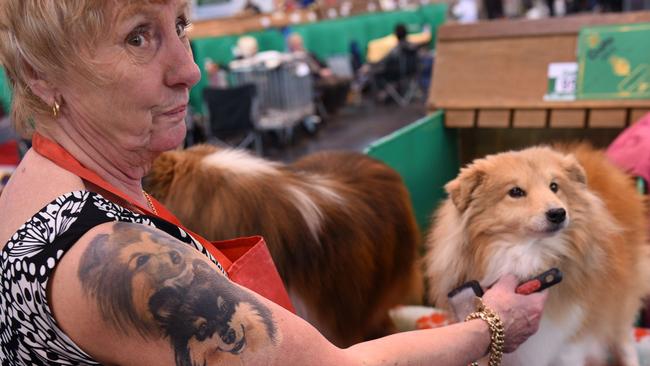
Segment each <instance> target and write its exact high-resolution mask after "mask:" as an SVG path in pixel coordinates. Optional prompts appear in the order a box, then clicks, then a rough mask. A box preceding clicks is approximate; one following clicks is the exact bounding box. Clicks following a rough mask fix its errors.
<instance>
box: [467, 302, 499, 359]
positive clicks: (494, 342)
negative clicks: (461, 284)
mask: <svg viewBox="0 0 650 366" xmlns="http://www.w3.org/2000/svg"><path fill="white" fill-rule="evenodd" d="M478 302H479V304H478V308H477V309H476V311H475V312H473V313H471V314H469V315H468V316H467V318H465V321H469V320H473V319H482V320H484V321H485V322H486V323H487V324H488V327H489V328H490V347H489V351H490V352H489V353H490V362H489V366H499V365H501V357H502V356H503V345H504V343H505V338H506V337H505V331H504V328H503V323H502V322H501V318H499V315H498V314H497V313H495V312H494V310H492V309H490V308H488V307H487V306H485V304H484V303H483V301H482V300H481V298H478ZM470 365H471V366H478V363H477V362H472V363H471V364H470Z"/></svg>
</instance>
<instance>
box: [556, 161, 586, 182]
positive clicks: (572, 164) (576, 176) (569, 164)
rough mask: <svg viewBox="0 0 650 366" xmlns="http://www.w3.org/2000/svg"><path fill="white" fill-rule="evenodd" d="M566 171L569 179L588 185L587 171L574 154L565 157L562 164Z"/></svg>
mask: <svg viewBox="0 0 650 366" xmlns="http://www.w3.org/2000/svg"><path fill="white" fill-rule="evenodd" d="M562 165H563V168H564V171H565V172H566V173H567V175H568V176H569V178H570V179H571V180H573V181H576V182H578V183H582V184H587V173H585V169H584V168H583V167H582V165H580V163H579V162H578V159H576V157H575V156H574V155H573V154H569V155H567V156H565V157H564V161H563V162H562Z"/></svg>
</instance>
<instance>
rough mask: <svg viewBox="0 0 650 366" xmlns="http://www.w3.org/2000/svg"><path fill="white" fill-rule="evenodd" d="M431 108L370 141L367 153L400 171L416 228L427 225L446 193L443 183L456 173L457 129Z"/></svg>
mask: <svg viewBox="0 0 650 366" xmlns="http://www.w3.org/2000/svg"><path fill="white" fill-rule="evenodd" d="M443 119H444V115H443V112H442V111H438V112H435V113H433V114H431V115H429V116H427V117H424V118H422V119H420V120H418V121H416V122H413V123H412V124H410V125H408V126H406V127H403V128H402V129H400V130H398V131H396V132H394V133H392V134H390V135H388V136H386V137H383V138H381V139H380V140H377V141H375V142H373V143H372V144H370V146H368V147H367V148H366V150H365V152H366V154H368V155H369V156H371V157H373V158H375V159H378V160H381V161H383V162H384V163H386V164H388V165H389V166H391V167H392V168H393V169H395V170H397V172H399V173H400V175H401V176H402V178H403V179H404V182H405V183H406V186H407V187H408V190H409V192H410V194H411V202H413V208H414V210H415V216H416V218H417V221H418V224H419V226H420V229H421V230H422V231H423V232H425V230H426V229H427V228H428V227H429V222H430V219H431V215H432V213H433V211H434V210H435V208H436V207H437V206H438V204H439V202H440V201H441V200H442V199H444V198H445V197H446V193H445V192H444V188H443V187H444V185H445V184H446V183H447V182H449V181H450V180H452V179H453V178H455V177H456V175H457V174H458V169H459V164H460V159H459V156H458V138H457V131H456V130H453V129H447V128H445V127H444V124H443Z"/></svg>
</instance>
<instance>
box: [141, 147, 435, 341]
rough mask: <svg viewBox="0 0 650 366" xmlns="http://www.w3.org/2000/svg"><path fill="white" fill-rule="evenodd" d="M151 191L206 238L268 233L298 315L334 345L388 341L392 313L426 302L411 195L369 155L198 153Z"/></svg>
mask: <svg viewBox="0 0 650 366" xmlns="http://www.w3.org/2000/svg"><path fill="white" fill-rule="evenodd" d="M146 184H147V189H148V190H149V191H150V193H151V194H152V195H153V196H154V197H156V198H157V199H159V200H160V201H161V202H163V203H164V204H165V205H166V206H167V207H168V208H169V209H170V210H171V211H172V212H173V213H174V214H176V215H177V216H178V218H179V219H180V220H181V222H183V224H185V225H187V227H188V228H189V229H190V230H193V231H195V232H197V233H198V234H200V235H203V236H205V237H206V238H208V239H210V240H221V239H229V238H234V237H239V236H248V235H262V236H263V237H264V238H265V240H266V242H267V244H268V246H269V250H270V252H271V255H272V256H273V259H274V261H275V264H276V265H277V267H278V271H279V273H280V275H281V277H282V279H283V280H284V282H285V284H286V286H287V288H288V290H289V293H290V296H291V297H292V301H293V303H294V306H295V307H296V311H297V312H298V315H300V316H302V317H303V318H305V319H306V320H308V321H309V322H311V323H312V324H313V325H314V326H316V328H318V329H319V330H320V331H321V333H323V334H324V335H325V336H326V337H327V338H328V339H330V340H331V341H332V342H334V343H335V344H337V345H338V346H349V345H352V344H354V343H357V342H359V341H363V340H365V339H368V338H372V337H376V336H381V335H385V334H387V332H389V331H391V330H392V329H391V325H392V323H391V322H390V320H389V318H388V310H389V309H390V308H391V307H393V306H395V305H397V304H401V303H404V302H405V301H407V300H410V299H414V298H416V299H418V300H419V299H420V298H419V297H420V296H422V295H421V292H422V290H423V289H422V287H423V286H422V284H421V274H420V271H419V270H418V264H417V247H418V244H419V242H420V234H419V232H418V228H417V224H416V222H415V217H414V214H413V210H412V207H411V203H410V199H409V194H408V191H407V190H406V187H405V186H404V184H403V182H402V179H401V177H400V176H399V175H398V174H397V173H396V172H395V171H394V170H392V169H391V168H389V167H388V166H386V165H384V164H383V163H380V162H379V161H376V160H374V159H372V158H369V157H367V156H365V155H362V154H357V153H344V152H328V153H317V154H313V155H311V156H308V157H305V158H303V159H302V160H299V161H297V162H296V163H294V164H290V165H282V164H278V163H272V162H269V161H266V160H263V159H261V158H258V157H255V156H252V155H250V154H248V153H246V152H244V151H241V150H231V149H219V148H216V147H214V146H197V147H193V148H190V149H188V150H185V151H173V152H168V153H165V154H162V155H161V156H160V157H159V158H158V159H157V160H156V161H155V162H154V164H153V167H152V170H151V173H150V174H149V176H148V178H147V179H146Z"/></svg>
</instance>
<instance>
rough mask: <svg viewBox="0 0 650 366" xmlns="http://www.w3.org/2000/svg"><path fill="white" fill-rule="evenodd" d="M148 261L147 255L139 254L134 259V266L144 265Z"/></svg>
mask: <svg viewBox="0 0 650 366" xmlns="http://www.w3.org/2000/svg"><path fill="white" fill-rule="evenodd" d="M148 261H149V256H148V255H141V256H139V257H138V259H137V261H136V264H135V265H136V268H140V267H142V266H144V265H145V264H146V263H147V262H148Z"/></svg>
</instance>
